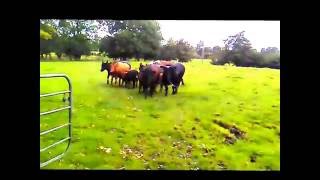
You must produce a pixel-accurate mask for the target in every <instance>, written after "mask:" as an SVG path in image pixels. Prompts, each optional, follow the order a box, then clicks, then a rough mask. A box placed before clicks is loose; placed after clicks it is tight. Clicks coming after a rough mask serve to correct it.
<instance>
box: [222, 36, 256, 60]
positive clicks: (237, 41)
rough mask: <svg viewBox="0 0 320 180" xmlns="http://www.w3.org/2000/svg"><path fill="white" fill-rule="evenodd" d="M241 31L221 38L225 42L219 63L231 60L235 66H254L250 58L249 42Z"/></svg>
mask: <svg viewBox="0 0 320 180" xmlns="http://www.w3.org/2000/svg"><path fill="white" fill-rule="evenodd" d="M244 32H245V31H242V32H240V33H238V34H236V35H234V36H229V37H228V38H227V39H225V40H223V41H224V44H225V50H224V51H225V52H224V53H221V55H222V57H221V58H220V59H219V61H220V62H218V63H219V64H223V63H227V62H232V63H233V64H235V65H237V66H254V65H255V62H254V59H253V58H252V51H251V43H250V41H249V40H248V39H247V38H246V37H244Z"/></svg>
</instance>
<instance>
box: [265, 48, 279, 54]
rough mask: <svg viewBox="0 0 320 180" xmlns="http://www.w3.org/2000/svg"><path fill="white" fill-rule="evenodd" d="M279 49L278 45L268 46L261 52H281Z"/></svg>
mask: <svg viewBox="0 0 320 180" xmlns="http://www.w3.org/2000/svg"><path fill="white" fill-rule="evenodd" d="M279 52H280V51H279V49H278V48H277V47H268V48H262V49H261V53H279Z"/></svg>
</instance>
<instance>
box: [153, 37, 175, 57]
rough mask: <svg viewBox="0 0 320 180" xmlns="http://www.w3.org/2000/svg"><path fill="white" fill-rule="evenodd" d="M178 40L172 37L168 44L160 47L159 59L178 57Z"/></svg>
mask: <svg viewBox="0 0 320 180" xmlns="http://www.w3.org/2000/svg"><path fill="white" fill-rule="evenodd" d="M176 46H177V42H175V41H174V40H173V39H172V38H170V39H169V40H168V42H167V44H165V45H163V46H162V47H161V49H160V54H159V57H158V58H159V59H165V60H170V59H176V58H177V48H176Z"/></svg>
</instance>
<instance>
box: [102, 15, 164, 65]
mask: <svg viewBox="0 0 320 180" xmlns="http://www.w3.org/2000/svg"><path fill="white" fill-rule="evenodd" d="M105 24H107V25H108V31H109V33H110V35H108V36H106V37H105V38H103V40H102V41H101V43H100V48H99V49H100V51H103V52H106V53H108V54H109V55H111V56H112V57H121V58H127V57H135V58H137V59H139V58H142V57H143V58H145V59H148V58H155V57H156V55H157V51H158V50H159V48H160V41H161V40H162V35H161V33H160V26H159V24H158V23H157V22H156V21H142V20H132V21H108V22H105ZM111 45H112V46H111ZM118 51H119V52H118Z"/></svg>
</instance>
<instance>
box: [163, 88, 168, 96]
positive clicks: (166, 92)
mask: <svg viewBox="0 0 320 180" xmlns="http://www.w3.org/2000/svg"><path fill="white" fill-rule="evenodd" d="M164 90H165V95H166V96H168V85H165V86H164Z"/></svg>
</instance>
